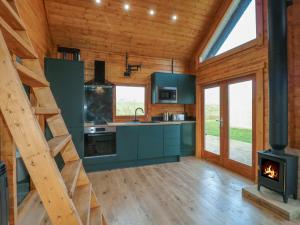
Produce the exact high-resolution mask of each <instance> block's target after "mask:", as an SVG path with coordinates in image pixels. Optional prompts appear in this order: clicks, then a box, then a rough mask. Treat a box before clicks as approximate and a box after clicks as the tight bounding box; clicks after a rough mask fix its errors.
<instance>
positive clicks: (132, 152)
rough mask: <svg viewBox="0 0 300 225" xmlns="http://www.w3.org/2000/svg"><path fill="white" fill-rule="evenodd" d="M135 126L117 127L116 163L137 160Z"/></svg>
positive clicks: (136, 132)
mask: <svg viewBox="0 0 300 225" xmlns="http://www.w3.org/2000/svg"><path fill="white" fill-rule="evenodd" d="M138 129H139V127H137V126H128V127H126V126H124V127H117V137H116V139H117V158H118V161H130V160H137V156H138Z"/></svg>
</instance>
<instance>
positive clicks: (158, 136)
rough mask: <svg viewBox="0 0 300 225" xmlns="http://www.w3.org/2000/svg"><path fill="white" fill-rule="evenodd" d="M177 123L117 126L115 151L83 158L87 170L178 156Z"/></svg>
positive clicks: (156, 160) (161, 160)
mask: <svg viewBox="0 0 300 225" xmlns="http://www.w3.org/2000/svg"><path fill="white" fill-rule="evenodd" d="M180 127H181V126H180V125H142V126H119V127H117V133H116V148H117V151H116V155H111V156H106V157H94V158H93V157H90V158H84V160H83V163H84V166H85V169H86V170H87V171H89V172H90V171H98V170H105V169H116V168H126V167H132V166H142V165H150V164H156V163H166V162H176V161H179V159H180Z"/></svg>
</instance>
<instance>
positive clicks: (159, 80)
mask: <svg viewBox="0 0 300 225" xmlns="http://www.w3.org/2000/svg"><path fill="white" fill-rule="evenodd" d="M151 79H152V82H151V91H152V103H153V104H158V103H159V99H158V89H159V88H160V87H177V100H178V104H186V105H188V104H195V103H196V79H195V76H194V75H187V74H171V73H153V74H152V75H151Z"/></svg>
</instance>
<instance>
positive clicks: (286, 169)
mask: <svg viewBox="0 0 300 225" xmlns="http://www.w3.org/2000/svg"><path fill="white" fill-rule="evenodd" d="M258 162H259V171H258V190H260V187H261V186H264V187H266V188H269V189H271V190H273V191H276V192H278V193H279V194H282V196H283V201H284V202H285V203H287V202H288V198H289V196H291V195H293V197H294V199H297V182H298V172H297V171H298V158H297V157H295V156H292V155H287V154H284V155H276V154H274V153H273V152H272V150H268V151H262V152H259V153H258Z"/></svg>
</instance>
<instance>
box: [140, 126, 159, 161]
mask: <svg viewBox="0 0 300 225" xmlns="http://www.w3.org/2000/svg"><path fill="white" fill-rule="evenodd" d="M163 133H164V130H163V126H154V125H153V126H152V125H149V126H140V127H139V140H138V159H151V158H160V157H163V156H164V143H163Z"/></svg>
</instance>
